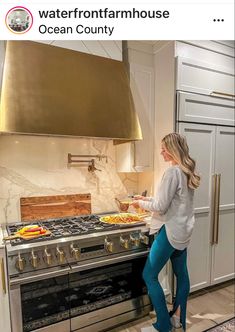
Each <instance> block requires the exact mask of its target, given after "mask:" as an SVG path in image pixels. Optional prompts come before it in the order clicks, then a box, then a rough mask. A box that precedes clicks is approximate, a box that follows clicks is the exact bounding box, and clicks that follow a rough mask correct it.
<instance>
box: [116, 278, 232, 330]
mask: <svg viewBox="0 0 235 332" xmlns="http://www.w3.org/2000/svg"><path fill="white" fill-rule="evenodd" d="M234 289H235V287H234V281H229V282H226V283H223V284H220V285H217V286H214V287H211V288H208V289H204V290H201V291H198V292H195V293H193V294H192V295H190V297H189V301H188V310H187V332H202V331H204V330H206V329H208V328H210V327H213V326H215V325H216V324H218V323H220V322H223V321H225V320H227V319H229V318H231V317H234V312H235V307H234V295H235V294H234ZM154 321H155V314H154V313H153V312H151V313H150V314H149V315H148V316H146V317H144V318H142V319H139V320H136V321H133V322H130V323H129V324H126V325H122V326H120V327H117V328H115V329H112V330H111V331H110V332H140V331H141V328H142V327H145V326H149V325H151V323H152V322H154ZM181 331H182V330H181V329H177V332H181Z"/></svg>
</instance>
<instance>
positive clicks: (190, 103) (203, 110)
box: [177, 92, 235, 126]
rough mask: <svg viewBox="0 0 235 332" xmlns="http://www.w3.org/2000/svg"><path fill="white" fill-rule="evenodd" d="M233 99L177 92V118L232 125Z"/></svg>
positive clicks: (184, 120)
mask: <svg viewBox="0 0 235 332" xmlns="http://www.w3.org/2000/svg"><path fill="white" fill-rule="evenodd" d="M234 104H235V102H234V100H233V99H224V98H216V97H212V96H203V95H198V94H193V93H185V92H178V94H177V106H178V107H177V110H178V114H177V120H178V121H183V122H197V123H207V124H214V123H216V124H220V125H227V126H234V124H235V122H234Z"/></svg>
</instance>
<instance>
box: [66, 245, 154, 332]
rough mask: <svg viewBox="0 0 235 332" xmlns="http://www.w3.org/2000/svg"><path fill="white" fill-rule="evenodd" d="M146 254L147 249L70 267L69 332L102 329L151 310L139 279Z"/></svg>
mask: <svg viewBox="0 0 235 332" xmlns="http://www.w3.org/2000/svg"><path fill="white" fill-rule="evenodd" d="M147 254H148V252H147V251H146V252H139V253H134V254H128V255H123V256H121V257H120V256H119V257H118V256H117V257H115V256H114V257H113V258H112V259H106V260H102V261H99V262H94V263H93V264H89V263H87V264H85V265H77V266H73V267H72V270H73V271H74V272H73V273H71V274H70V276H69V291H70V306H71V308H70V314H71V331H79V332H83V331H84V332H88V331H96V332H98V331H103V330H105V329H108V328H110V327H111V326H115V325H118V324H121V323H122V322H126V321H128V320H131V319H134V318H139V317H141V316H144V315H146V314H147V313H148V312H149V311H150V310H151V306H150V301H149V298H148V295H147V289H146V286H145V284H144V282H143V279H142V271H143V267H144V264H145V261H146V256H147ZM115 262H116V263H115ZM108 330H109V329H108Z"/></svg>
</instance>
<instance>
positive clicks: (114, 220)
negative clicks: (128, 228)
mask: <svg viewBox="0 0 235 332" xmlns="http://www.w3.org/2000/svg"><path fill="white" fill-rule="evenodd" d="M100 221H102V222H105V223H108V224H131V223H137V222H140V221H142V219H141V218H140V217H139V216H138V215H136V214H133V213H119V214H111V215H108V216H103V217H101V218H100Z"/></svg>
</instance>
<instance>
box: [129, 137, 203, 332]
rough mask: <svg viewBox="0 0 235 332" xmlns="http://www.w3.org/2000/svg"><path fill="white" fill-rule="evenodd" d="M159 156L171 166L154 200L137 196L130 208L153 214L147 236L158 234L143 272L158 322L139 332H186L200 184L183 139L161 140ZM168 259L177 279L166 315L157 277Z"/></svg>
mask: <svg viewBox="0 0 235 332" xmlns="http://www.w3.org/2000/svg"><path fill="white" fill-rule="evenodd" d="M161 149H162V150H161V155H162V156H163V158H164V160H165V161H166V162H170V163H171V166H170V167H169V168H168V169H167V170H166V172H165V173H164V175H163V177H162V180H161V183H160V187H159V190H158V193H157V195H156V198H149V197H148V198H146V197H142V196H136V197H135V200H134V201H133V203H132V205H133V206H134V207H135V208H138V207H140V208H142V209H145V210H149V211H152V212H153V216H152V220H151V226H150V234H154V233H157V232H158V234H157V237H156V239H155V240H154V242H153V244H152V247H151V250H150V253H149V256H148V258H147V262H146V264H145V267H144V271H143V278H144V281H145V283H146V285H147V288H148V293H149V296H150V298H151V301H152V304H153V307H154V309H155V311H156V314H157V322H156V323H154V324H153V326H151V327H146V328H143V329H141V331H142V332H150V331H151V332H155V331H159V332H169V331H172V328H178V327H183V330H184V331H185V330H186V304H187V297H188V294H189V289H190V285H189V276H188V270H187V247H188V245H189V242H190V238H191V235H192V231H193V226H194V214H193V196H194V190H195V189H196V188H197V187H198V186H199V184H200V176H199V175H197V174H196V173H195V161H194V160H193V159H192V158H191V157H190V155H189V149H188V145H187V142H186V139H185V138H184V137H183V136H181V135H179V134H177V133H171V134H168V135H167V136H165V137H164V138H163V140H162V146H161ZM168 259H170V260H171V263H172V268H173V272H174V274H175V276H176V280H177V289H176V298H175V301H174V305H173V310H172V311H171V312H170V313H168V310H167V306H166V301H165V295H164V292H163V289H162V287H161V285H160V283H159V280H158V275H159V273H160V271H161V270H162V268H163V267H164V265H165V264H166V263H167V261H168Z"/></svg>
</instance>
